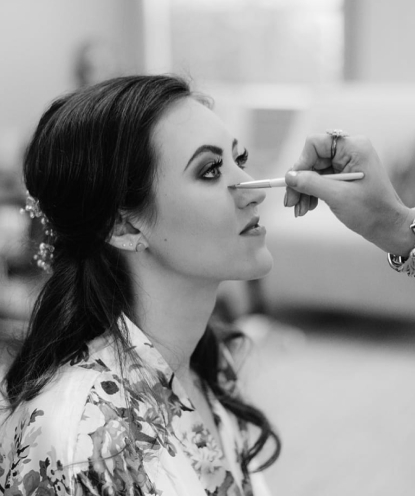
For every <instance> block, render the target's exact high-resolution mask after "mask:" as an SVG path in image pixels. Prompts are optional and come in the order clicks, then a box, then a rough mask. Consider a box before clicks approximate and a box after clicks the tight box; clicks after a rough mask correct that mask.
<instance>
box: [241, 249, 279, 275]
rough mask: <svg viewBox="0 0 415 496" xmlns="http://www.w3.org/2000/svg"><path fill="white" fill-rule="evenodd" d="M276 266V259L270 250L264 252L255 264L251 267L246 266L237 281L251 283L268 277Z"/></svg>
mask: <svg viewBox="0 0 415 496" xmlns="http://www.w3.org/2000/svg"><path fill="white" fill-rule="evenodd" d="M273 265H274V259H273V258H272V256H271V253H270V252H269V251H268V250H264V252H263V253H261V256H260V257H258V258H257V259H256V260H255V263H252V264H250V265H248V264H246V265H245V266H244V267H243V270H242V271H241V273H240V275H239V277H235V279H236V280H241V281H251V280H253V279H261V278H263V277H265V276H267V275H268V274H269V273H270V272H271V269H272V267H273Z"/></svg>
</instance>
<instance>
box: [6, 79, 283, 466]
mask: <svg viewBox="0 0 415 496" xmlns="http://www.w3.org/2000/svg"><path fill="white" fill-rule="evenodd" d="M190 96H192V92H191V90H190V88H189V85H188V84H187V83H186V81H184V80H182V79H181V78H178V77H171V76H129V77H122V78H116V79H112V80H109V81H106V82H103V83H100V84H98V85H95V86H92V87H89V88H85V89H82V90H79V91H77V92H75V93H71V94H69V95H67V96H64V97H62V98H60V99H58V100H56V101H55V102H54V103H53V104H52V105H51V107H50V108H49V109H48V110H47V111H46V112H45V113H44V115H43V116H42V118H41V120H40V122H39V125H38V127H37V129H36V131H35V133H34V135H33V138H32V140H31V142H30V144H29V146H28V148H27V152H26V156H25V162H24V177H25V182H26V186H27V189H28V192H29V194H30V195H31V196H32V197H33V198H35V199H37V200H38V201H39V206H40V209H41V210H42V212H43V213H44V215H45V216H46V218H47V219H48V222H49V224H50V226H51V227H52V229H53V231H54V233H55V234H54V236H55V237H54V247H55V249H54V258H53V261H52V269H53V272H52V275H51V276H50V278H49V279H48V280H47V282H46V283H45V286H44V287H43V290H42V291H41V293H40V295H39V297H38V299H37V301H36V304H35V306H34V310H33V313H32V316H31V320H30V323H29V330H28V334H27V337H26V339H25V341H24V343H23V345H22V348H21V350H20V352H19V354H18V355H17V357H16V359H15V361H14V362H13V364H12V366H11V368H10V370H9V371H8V373H7V375H6V378H5V380H6V390H7V395H8V399H9V403H10V406H11V410H12V411H13V410H14V409H15V408H16V407H17V406H18V405H19V404H20V403H22V402H23V401H28V400H30V399H32V398H34V397H35V396H36V395H38V394H39V392H40V391H41V390H42V388H43V387H44V386H45V385H46V384H47V383H48V382H49V381H50V380H51V379H52V378H53V377H54V375H55V374H56V372H57V370H58V368H59V367H60V366H61V365H62V364H64V363H66V362H68V361H70V360H80V359H82V357H84V356H86V355H87V352H88V342H89V341H91V340H92V339H94V338H95V337H97V336H99V335H101V334H103V333H104V332H110V333H112V335H113V337H114V338H115V340H116V343H118V346H119V347H120V349H122V350H124V351H125V352H127V350H128V349H129V347H130V343H129V339H128V335H127V334H126V332H125V327H124V326H122V325H120V324H119V322H120V318H121V317H122V316H123V315H127V316H131V310H130V309H131V307H132V290H131V283H130V278H129V273H128V270H127V267H126V265H125V263H124V261H123V258H122V256H121V255H120V254H119V252H118V250H116V249H115V248H113V247H112V246H110V244H109V243H107V242H106V241H107V240H108V238H109V236H110V234H111V232H112V229H113V227H114V225H115V223H116V220H117V218H118V216H119V214H120V212H134V213H136V212H137V213H138V212H139V213H140V214H141V215H143V214H144V215H149V216H151V215H153V214H154V212H153V203H154V202H153V184H154V181H155V178H156V164H155V162H156V161H155V151H154V149H153V146H152V143H151V140H150V137H151V132H152V130H153V128H154V125H155V124H156V123H157V122H158V120H159V119H160V117H161V116H162V114H163V112H165V110H166V108H167V107H168V106H170V105H171V104H172V103H174V102H176V101H178V100H180V99H182V98H186V97H190ZM228 338H229V336H228ZM220 346H221V338H220V337H219V335H218V333H215V331H214V329H212V328H211V327H208V329H207V330H206V333H205V335H204V337H203V338H202V340H201V342H200V343H199V345H198V346H197V348H196V350H195V352H194V355H193V357H192V363H193V364H194V367H195V368H196V369H197V371H198V373H199V374H200V375H201V377H202V379H203V380H205V381H206V383H207V384H209V386H210V387H211V388H212V389H213V391H214V392H215V393H216V394H217V396H218V398H219V399H220V401H221V402H222V403H223V404H224V406H225V407H227V408H228V409H230V410H231V411H232V412H233V413H234V414H235V415H236V416H237V417H238V418H240V419H242V420H245V421H247V422H250V423H252V424H254V425H256V426H258V427H259V429H260V435H259V437H258V440H257V442H256V443H255V445H254V446H253V447H252V448H251V449H250V450H249V452H248V454H247V460H246V463H248V462H249V461H250V460H251V459H252V458H253V457H254V456H255V455H256V454H257V453H258V452H259V451H260V450H261V449H262V447H263V446H264V444H265V443H266V441H267V439H269V438H270V437H271V438H274V439H275V441H276V443H275V450H274V453H273V454H272V455H271V457H270V458H269V460H268V462H266V463H265V464H264V465H263V466H264V467H266V466H268V465H269V464H270V463H272V462H273V461H274V460H275V458H276V457H277V456H278V452H279V446H280V445H279V441H278V438H277V437H276V435H275V434H274V432H273V430H272V429H271V426H270V424H269V423H268V421H267V420H266V418H265V416H264V415H263V414H262V413H261V412H259V411H258V410H257V409H255V408H253V407H252V406H249V405H247V404H245V403H244V402H243V401H242V400H241V399H236V400H235V398H231V397H230V395H229V393H228V392H226V391H224V390H223V389H222V388H221V386H220V384H219V382H218V377H217V376H218V357H219V347H220ZM201 364H203V365H201Z"/></svg>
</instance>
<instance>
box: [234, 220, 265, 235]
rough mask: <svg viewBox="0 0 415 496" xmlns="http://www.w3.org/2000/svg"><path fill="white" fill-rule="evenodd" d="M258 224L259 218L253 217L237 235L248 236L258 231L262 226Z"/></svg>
mask: <svg viewBox="0 0 415 496" xmlns="http://www.w3.org/2000/svg"><path fill="white" fill-rule="evenodd" d="M258 222H259V217H253V218H252V219H251V220H250V221H249V222H248V224H247V225H246V226H245V227H244V228H243V229H242V231H241V232H240V233H239V234H248V233H251V232H253V231H255V230H257V229H260V228H261V227H262V226H259V225H258Z"/></svg>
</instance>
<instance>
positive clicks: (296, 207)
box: [294, 203, 300, 217]
mask: <svg viewBox="0 0 415 496" xmlns="http://www.w3.org/2000/svg"><path fill="white" fill-rule="evenodd" d="M294 215H295V216H296V217H298V216H299V215H300V204H299V203H297V205H296V206H295V207H294Z"/></svg>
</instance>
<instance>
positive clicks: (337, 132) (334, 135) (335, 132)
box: [326, 129, 349, 160]
mask: <svg viewBox="0 0 415 496" xmlns="http://www.w3.org/2000/svg"><path fill="white" fill-rule="evenodd" d="M326 132H327V134H329V135H330V136H331V148H330V158H331V160H333V159H334V157H335V156H336V151H337V140H338V139H339V138H346V137H347V136H349V135H348V134H347V133H345V132H344V131H342V130H341V129H330V130H327V131H326Z"/></svg>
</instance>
